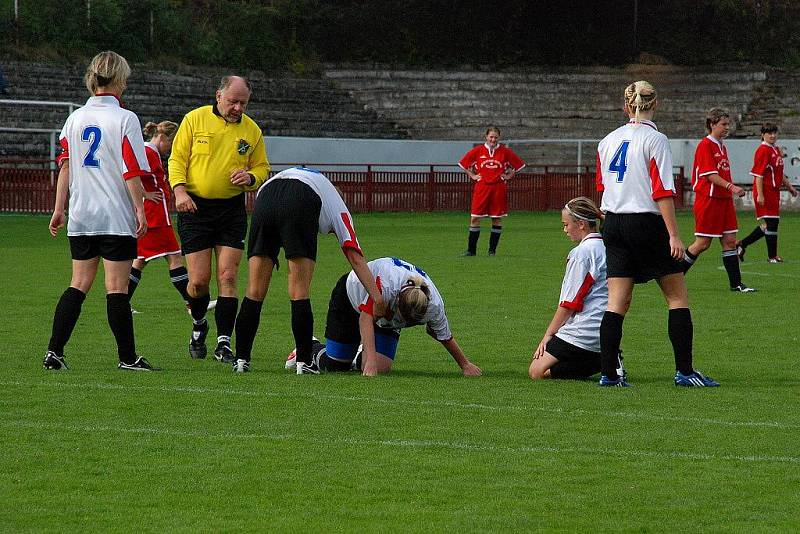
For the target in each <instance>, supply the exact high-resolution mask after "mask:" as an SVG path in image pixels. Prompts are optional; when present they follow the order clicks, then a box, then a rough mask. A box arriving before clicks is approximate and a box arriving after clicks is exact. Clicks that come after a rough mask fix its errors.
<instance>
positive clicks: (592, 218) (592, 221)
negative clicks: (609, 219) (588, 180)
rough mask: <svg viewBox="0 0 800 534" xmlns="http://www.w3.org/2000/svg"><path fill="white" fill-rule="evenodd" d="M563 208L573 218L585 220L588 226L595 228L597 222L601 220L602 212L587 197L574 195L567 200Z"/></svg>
mask: <svg viewBox="0 0 800 534" xmlns="http://www.w3.org/2000/svg"><path fill="white" fill-rule="evenodd" d="M564 209H565V210H567V212H568V213H569V214H570V215H571V216H572V218H573V219H575V220H580V221H584V222H586V224H588V225H589V227H590V228H596V227H597V224H598V222H600V221H602V220H603V212H602V211H600V209H599V208H598V207H597V204H595V203H594V200H592V199H591V198H588V197H576V198H573V199H572V200H570V201H569V202H567V204H566V205H565V206H564Z"/></svg>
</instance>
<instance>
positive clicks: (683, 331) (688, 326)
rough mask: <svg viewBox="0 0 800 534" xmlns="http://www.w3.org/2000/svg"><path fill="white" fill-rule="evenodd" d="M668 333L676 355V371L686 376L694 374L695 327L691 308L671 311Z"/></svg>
mask: <svg viewBox="0 0 800 534" xmlns="http://www.w3.org/2000/svg"><path fill="white" fill-rule="evenodd" d="M667 332H668V333H669V340H670V342H671V343H672V352H673V353H674V354H675V369H677V370H678V371H680V372H681V373H682V374H684V375H690V374H692V371H693V369H692V338H693V336H694V326H693V325H692V314H691V312H690V311H689V308H674V309H672V310H669V319H668V321H667Z"/></svg>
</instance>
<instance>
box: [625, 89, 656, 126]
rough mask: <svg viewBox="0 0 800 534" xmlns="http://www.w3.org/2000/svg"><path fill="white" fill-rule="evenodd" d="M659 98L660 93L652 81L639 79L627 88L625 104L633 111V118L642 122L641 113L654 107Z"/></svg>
mask: <svg viewBox="0 0 800 534" xmlns="http://www.w3.org/2000/svg"><path fill="white" fill-rule="evenodd" d="M657 99H658V93H656V89H655V87H653V86H652V84H651V83H650V82H646V81H644V80H639V81H638V82H633V83H632V84H630V85H629V86H628V87H626V88H625V105H626V106H628V110H629V111H630V112H631V113H633V120H634V121H635V122H637V123H638V122H641V120H640V119H639V113H640V112H642V111H650V110H651V109H654V108H655V106H656V100H657Z"/></svg>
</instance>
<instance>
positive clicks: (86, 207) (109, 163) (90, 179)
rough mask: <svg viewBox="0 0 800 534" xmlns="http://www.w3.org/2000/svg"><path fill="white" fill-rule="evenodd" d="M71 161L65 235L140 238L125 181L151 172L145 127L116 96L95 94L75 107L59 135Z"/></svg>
mask: <svg viewBox="0 0 800 534" xmlns="http://www.w3.org/2000/svg"><path fill="white" fill-rule="evenodd" d="M59 143H60V144H61V149H62V153H61V155H59V157H58V163H59V164H61V163H62V162H63V161H64V160H65V159H69V162H68V164H69V206H68V213H69V218H68V222H67V235H71V236H79V235H120V236H131V237H136V227H137V225H138V223H137V220H136V211H135V209H134V206H133V201H132V200H131V196H130V193H129V192H128V187H127V186H126V185H125V181H126V180H130V179H131V178H134V177H136V176H146V175H148V174H150V165H149V164H148V163H147V155H146V154H145V151H144V140H143V139H142V131H141V125H140V124H139V119H138V117H136V114H135V113H133V112H132V111H128V110H127V109H123V108H122V107H121V106H120V104H119V100H117V97H115V96H113V95H99V96H93V97H91V98H89V100H87V101H86V105H85V106H83V107H81V108H79V109H77V110H75V111H74V112H73V113H72V114H71V115H70V116H69V117H68V118H67V121H66V122H65V123H64V127H63V128H62V129H61V135H60V136H59Z"/></svg>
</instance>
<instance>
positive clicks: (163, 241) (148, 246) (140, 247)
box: [136, 226, 181, 261]
mask: <svg viewBox="0 0 800 534" xmlns="http://www.w3.org/2000/svg"><path fill="white" fill-rule="evenodd" d="M136 249H137V256H138V258H139V259H140V260H144V261H150V260H154V259H156V258H160V257H162V256H170V255H172V254H180V253H181V247H180V245H178V240H177V239H175V232H173V231H172V227H171V226H159V227H157V228H148V229H147V232H146V233H145V234H144V236H143V237H140V238H139V240H138V242H137V244H136Z"/></svg>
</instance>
